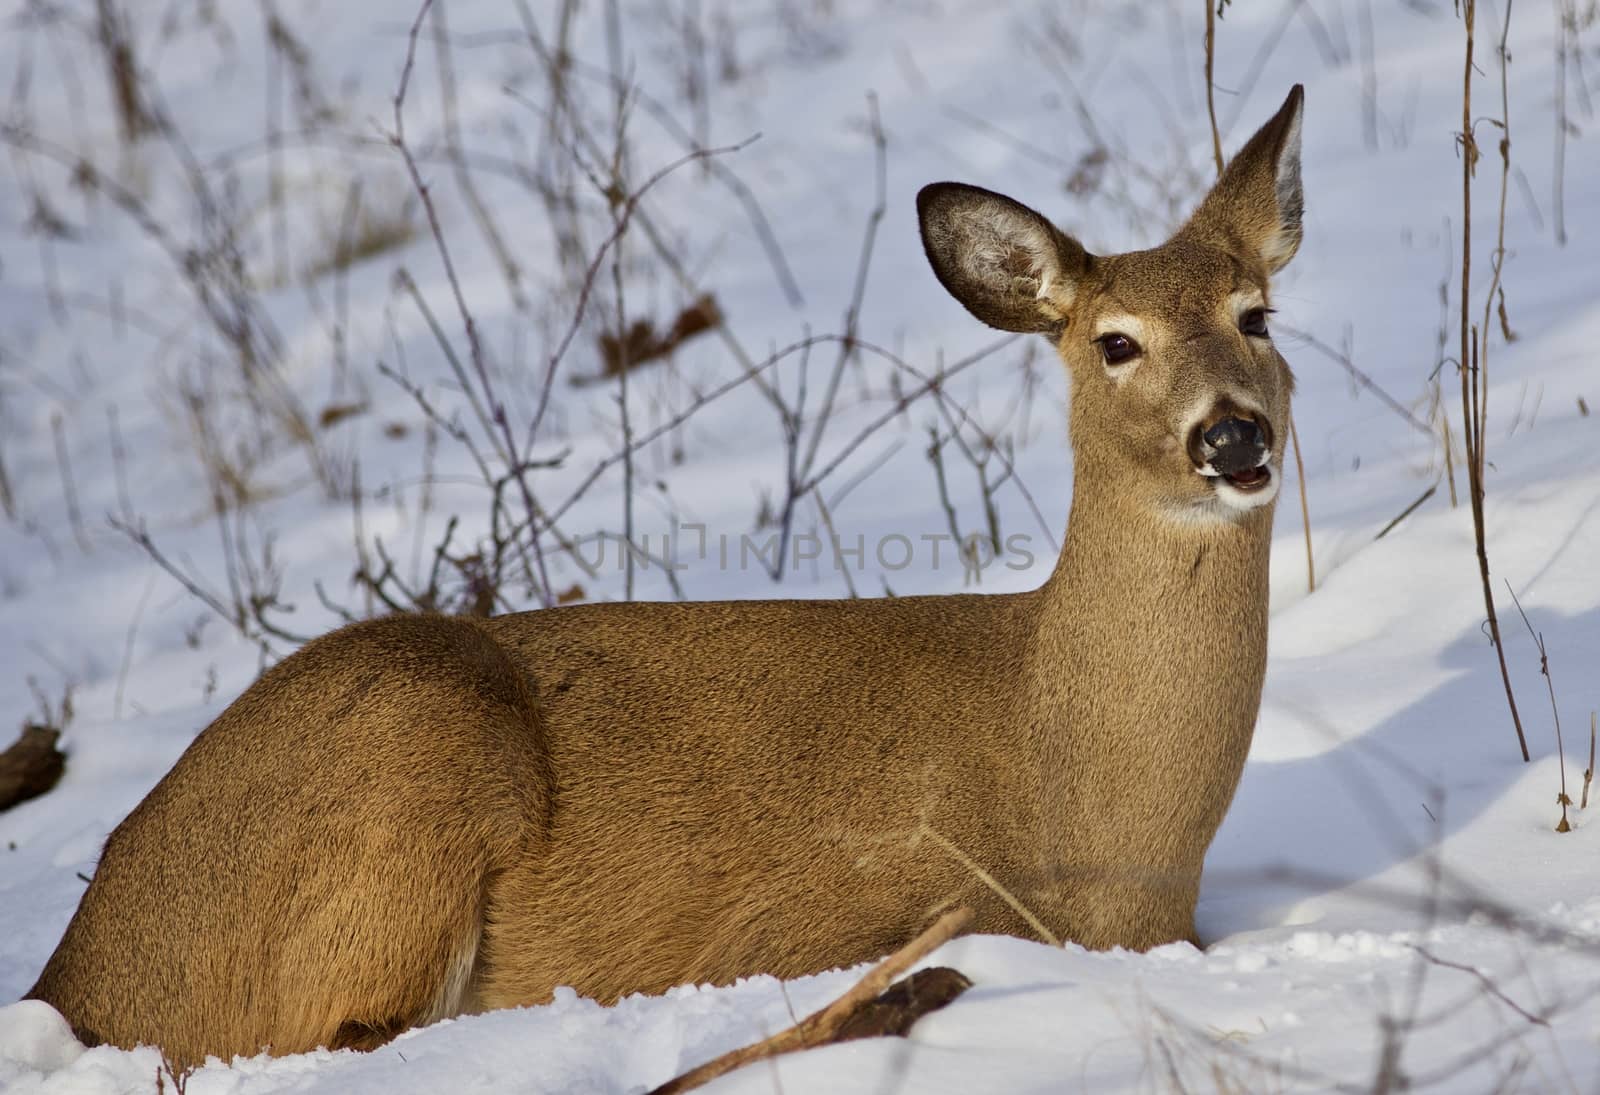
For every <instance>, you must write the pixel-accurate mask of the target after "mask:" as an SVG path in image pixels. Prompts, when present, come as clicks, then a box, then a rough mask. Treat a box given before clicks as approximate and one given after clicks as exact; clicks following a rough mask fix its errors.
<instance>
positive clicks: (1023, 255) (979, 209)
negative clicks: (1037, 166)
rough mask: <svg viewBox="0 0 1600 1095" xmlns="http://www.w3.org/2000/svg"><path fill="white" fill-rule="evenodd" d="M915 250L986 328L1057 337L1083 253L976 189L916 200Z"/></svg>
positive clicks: (939, 191)
mask: <svg viewBox="0 0 1600 1095" xmlns="http://www.w3.org/2000/svg"><path fill="white" fill-rule="evenodd" d="M917 217H918V220H919V221H920V222H921V225H922V246H923V249H924V250H926V251H927V253H928V262H929V263H930V264H931V265H932V266H933V272H934V273H935V274H936V275H938V278H939V281H940V283H941V284H943V285H944V287H945V288H946V289H948V290H949V291H950V295H951V296H953V297H955V298H956V299H957V300H959V301H960V302H961V303H962V304H964V305H965V306H966V308H967V311H969V312H971V313H972V314H973V315H975V316H977V317H978V318H979V319H981V320H983V322H985V323H987V324H988V325H989V326H991V327H998V328H1000V329H1001V330H1002V331H1019V332H1022V333H1027V334H1032V333H1035V332H1038V333H1051V334H1054V333H1059V332H1060V331H1061V330H1062V328H1063V327H1065V326H1066V323H1067V314H1068V311H1069V309H1070V308H1071V307H1072V300H1073V297H1074V296H1075V295H1076V292H1077V282H1078V279H1079V278H1080V277H1082V276H1083V273H1084V271H1085V270H1087V269H1088V265H1089V253H1088V252H1087V251H1085V250H1084V249H1083V247H1082V246H1080V245H1079V244H1078V242H1077V241H1076V240H1074V239H1072V238H1071V237H1069V236H1066V235H1064V234H1063V233H1062V232H1060V231H1059V230H1058V229H1057V228H1056V226H1055V225H1053V224H1051V223H1050V222H1049V221H1047V220H1045V218H1044V217H1042V216H1040V215H1039V214H1038V213H1035V212H1034V211H1033V210H1032V209H1029V208H1028V207H1027V206H1025V205H1023V204H1021V203H1020V202H1015V201H1012V200H1011V199H1010V198H1008V197H1006V196H1005V195H1004V194H996V193H994V192H993V191H991V190H984V189H982V188H981V187H976V186H964V185H962V184H961V183H951V182H940V183H932V184H930V185H928V186H925V187H923V188H922V191H921V193H919V194H918V195H917Z"/></svg>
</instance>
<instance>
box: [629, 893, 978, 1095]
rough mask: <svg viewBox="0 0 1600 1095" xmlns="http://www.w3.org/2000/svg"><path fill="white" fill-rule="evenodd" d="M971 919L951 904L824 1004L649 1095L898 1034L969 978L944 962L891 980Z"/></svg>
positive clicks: (963, 987) (963, 988) (959, 989)
mask: <svg viewBox="0 0 1600 1095" xmlns="http://www.w3.org/2000/svg"><path fill="white" fill-rule="evenodd" d="M971 919H972V910H970V909H966V908H960V909H952V910H951V911H949V912H947V913H945V914H944V915H943V916H941V917H940V918H939V919H938V920H937V921H935V922H934V924H933V926H932V927H930V928H928V930H927V931H925V932H923V933H922V934H921V935H919V936H917V937H916V938H915V939H913V940H912V941H911V942H909V943H907V944H906V945H905V946H904V947H901V948H900V949H899V950H897V951H895V952H894V953H893V954H891V955H890V956H889V957H887V958H885V959H884V960H883V961H882V962H879V963H878V964H877V965H876V966H874V967H872V969H871V970H869V971H868V973H867V975H866V976H865V977H863V978H862V979H861V980H860V981H859V982H857V983H856V985H855V987H854V988H852V989H851V990H850V991H849V992H847V993H845V994H844V995H843V996H841V997H839V999H837V1000H835V1001H834V1002H833V1003H831V1004H829V1005H828V1006H827V1007H825V1008H823V1009H822V1010H820V1011H816V1012H813V1013H812V1014H810V1015H808V1016H806V1017H805V1018H804V1019H802V1020H800V1022H798V1023H796V1024H795V1025H794V1026H792V1027H789V1028H788V1029H787V1030H781V1031H779V1032H778V1033H777V1034H774V1035H773V1036H772V1037H770V1038H767V1039H764V1040H763V1041H760V1042H757V1043H756V1044H755V1045H751V1046H745V1047H743V1048H741V1049H736V1050H733V1051H732V1052H730V1053H724V1054H723V1055H722V1056H721V1057H716V1058H713V1059H712V1060H710V1061H707V1062H706V1063H705V1064H703V1065H701V1066H699V1067H698V1068H694V1069H690V1070H689V1071H688V1072H685V1073H684V1074H683V1075H682V1076H679V1077H677V1078H676V1079H672V1080H668V1081H667V1082H666V1083H664V1084H662V1085H661V1086H660V1087H658V1088H656V1089H654V1090H653V1091H651V1092H650V1095H677V1093H678V1092H683V1091H692V1090H693V1089H695V1088H697V1087H700V1086H702V1085H704V1084H708V1083H710V1082H711V1081H712V1080H715V1079H716V1078H717V1077H718V1076H722V1075H724V1074H726V1073H729V1072H732V1071H733V1070H734V1069H736V1068H739V1067H741V1066H742V1065H747V1064H749V1063H751V1062H752V1061H763V1060H766V1059H767V1058H769V1057H776V1056H778V1055H780V1054H783V1053H793V1052H795V1051H796V1050H801V1049H813V1048H815V1047H817V1046H822V1045H828V1044H830V1043H832V1042H840V1041H848V1040H850V1039H852V1038H870V1037H877V1036H879V1035H882V1034H896V1035H904V1034H905V1033H906V1032H907V1031H908V1030H910V1029H911V1024H912V1023H914V1022H916V1020H917V1019H919V1018H920V1017H921V1016H923V1015H925V1014H927V1013H928V1012H930V1011H937V1010H938V1009H939V1008H941V1007H943V1006H944V1005H946V1004H948V1003H949V1002H950V1001H951V1000H954V999H955V998H956V997H957V996H959V995H961V993H962V992H964V991H966V989H967V988H968V986H970V985H971V982H970V981H968V980H967V979H966V978H965V977H963V976H962V975H961V974H959V973H957V972H956V971H955V970H951V969H944V968H939V969H931V970H922V971H920V972H919V973H918V974H916V975H915V976H914V977H910V978H907V979H906V980H905V981H904V982H902V983H901V984H898V985H894V984H893V982H894V980H895V978H897V977H899V976H900V975H901V974H903V973H904V972H905V971H906V970H908V969H910V968H911V967H912V966H914V965H916V964H917V962H919V961H921V960H922V958H923V957H924V956H925V955H927V954H928V953H929V952H930V951H933V950H936V949H938V948H939V947H941V946H943V945H944V944H946V943H948V942H949V941H950V940H951V939H952V938H954V937H955V935H956V933H957V932H959V931H960V930H961V929H962V928H964V927H966V925H967V923H968V922H969V921H970V920H971ZM891 986H892V987H891ZM886 990H887V991H886Z"/></svg>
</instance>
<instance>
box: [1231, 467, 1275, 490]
mask: <svg viewBox="0 0 1600 1095" xmlns="http://www.w3.org/2000/svg"><path fill="white" fill-rule="evenodd" d="M1221 478H1222V479H1223V480H1224V481H1225V482H1226V483H1227V484H1228V485H1229V486H1230V487H1233V488H1234V489H1236V490H1242V491H1244V492H1246V493H1249V492H1250V491H1257V490H1263V489H1265V488H1266V486H1267V484H1268V483H1270V482H1272V476H1271V474H1270V473H1269V472H1268V471H1267V469H1266V466H1265V465H1262V466H1261V467H1255V468H1242V469H1240V470H1239V471H1236V472H1229V473H1226V474H1224V475H1222V476H1221Z"/></svg>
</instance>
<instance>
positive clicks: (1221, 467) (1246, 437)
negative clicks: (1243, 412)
mask: <svg viewBox="0 0 1600 1095" xmlns="http://www.w3.org/2000/svg"><path fill="white" fill-rule="evenodd" d="M1203 436H1204V437H1205V442H1206V444H1207V445H1209V446H1210V447H1211V448H1212V449H1213V450H1215V452H1214V454H1213V455H1212V457H1211V466H1212V467H1213V468H1215V469H1216V470H1217V471H1219V472H1221V473H1222V474H1223V475H1232V474H1233V473H1234V472H1239V471H1243V470H1244V469H1246V468H1253V467H1255V466H1256V465H1257V464H1259V463H1260V462H1261V454H1262V453H1263V452H1265V451H1266V448H1267V438H1266V435H1265V434H1263V433H1262V432H1261V427H1260V426H1259V425H1258V424H1257V423H1256V422H1255V421H1254V420H1253V419H1249V418H1232V417H1229V418H1224V419H1223V420H1222V421H1220V422H1218V423H1217V424H1216V425H1215V426H1212V427H1211V428H1210V429H1208V430H1206V432H1205V433H1204V435H1203Z"/></svg>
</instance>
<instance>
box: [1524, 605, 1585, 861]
mask: <svg viewBox="0 0 1600 1095" xmlns="http://www.w3.org/2000/svg"><path fill="white" fill-rule="evenodd" d="M1506 592H1507V593H1510V594H1511V603H1512V604H1514V605H1516V606H1517V614H1518V615H1520V616H1521V617H1522V624H1523V626H1524V627H1526V628H1527V629H1528V634H1529V635H1530V636H1531V637H1532V638H1533V641H1534V645H1535V646H1537V647H1538V648H1539V672H1540V673H1541V674H1543V675H1544V683H1545V687H1546V688H1548V689H1549V690H1550V717H1551V718H1552V719H1553V720H1554V721H1555V725H1556V758H1557V761H1558V763H1559V764H1560V771H1561V791H1560V793H1559V794H1557V795H1556V802H1557V803H1558V804H1560V806H1561V820H1560V821H1558V822H1557V823H1556V832H1558V833H1570V832H1571V831H1572V823H1571V822H1569V821H1568V820H1567V807H1568V806H1571V805H1572V799H1571V798H1570V797H1569V796H1568V795H1567V754H1566V750H1565V749H1563V748H1562V745H1561V712H1560V710H1559V709H1558V708H1557V707H1556V685H1555V679H1554V678H1553V677H1551V676H1550V657H1549V655H1547V654H1546V653H1545V649H1544V634H1543V633H1542V632H1535V631H1534V630H1533V624H1531V623H1529V622H1528V614H1527V613H1526V612H1524V611H1522V602H1521V601H1520V600H1518V599H1517V591H1516V590H1514V589H1512V588H1511V583H1510V582H1507V583H1506ZM1590 767H1591V768H1593V767H1594V766H1593V764H1592V763H1591V764H1590Z"/></svg>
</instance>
